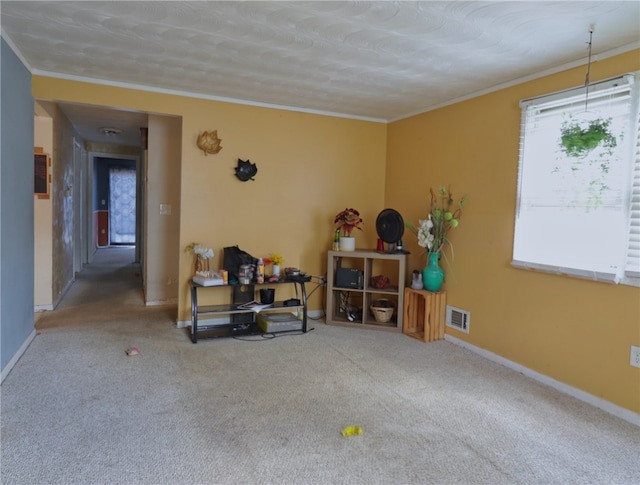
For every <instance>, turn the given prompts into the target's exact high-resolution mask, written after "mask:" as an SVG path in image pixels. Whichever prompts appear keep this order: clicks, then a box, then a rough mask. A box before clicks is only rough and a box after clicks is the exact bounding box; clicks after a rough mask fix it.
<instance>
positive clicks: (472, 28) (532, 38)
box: [0, 0, 640, 121]
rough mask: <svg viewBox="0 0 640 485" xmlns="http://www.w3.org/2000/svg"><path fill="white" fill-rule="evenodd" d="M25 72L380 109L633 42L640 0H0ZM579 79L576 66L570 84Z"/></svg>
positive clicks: (453, 93) (411, 107) (403, 110)
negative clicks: (591, 35) (26, 67)
mask: <svg viewBox="0 0 640 485" xmlns="http://www.w3.org/2000/svg"><path fill="white" fill-rule="evenodd" d="M0 13H1V23H2V32H3V36H4V37H5V39H7V41H8V42H10V44H12V45H13V46H14V48H15V49H16V50H17V51H18V52H19V53H20V55H21V56H22V57H23V59H24V60H26V62H27V63H28V64H29V67H30V68H31V70H32V72H33V73H34V74H44V75H56V76H64V77H75V78H80V79H87V80H91V79H97V80H102V81H105V80H106V81H109V82H111V83H122V84H125V85H138V86H145V87H148V88H153V89H159V90H169V91H177V92H181V93H189V94H193V95H195V96H203V97H210V98H214V99H228V100H233V101H239V102H248V103H257V104H266V105H273V106H281V107H287V108H292V109H300V110H306V111H312V112H323V113H332V114H337V115H341V116H348V117H355V118H364V119H373V120H381V121H389V120H394V119H399V118H402V117H406V116H408V115H411V114H414V113H419V112H423V111H426V110H429V109H431V108H433V107H436V106H439V105H443V104H446V103H449V102H451V101H453V100H457V99H461V98H465V97H469V96H473V95H474V94H477V93H479V92H483V91H486V90H490V89H492V88H495V87H496V86H500V85H502V84H505V83H510V82H513V81H515V80H518V79H522V78H526V77H530V76H535V75H536V74H539V73H541V72H545V71H550V70H554V69H557V68H558V67H560V66H566V65H568V64H577V63H580V62H584V60H585V59H586V56H587V42H588V40H589V28H590V26H591V25H594V26H595V33H594V38H593V53H594V55H595V60H597V58H598V57H597V55H598V54H599V53H610V52H611V51H614V52H618V51H625V50H629V49H631V48H634V47H638V46H639V45H640V2H638V1H622V2H620V1H586V2H570V1H559V2H540V1H535V2H527V1H517V2H479V1H471V2H466V1H448V2H439V1H429V2H389V1H383V2H334V1H318V2H295V1H281V2H276V1H261V2H239V1H231V2H222V1H216V2H211V1H209V2H202V1H196V2H193V1H179V2H172V1H169V2H167V1H162V2H143V1H132V2H112V1H109V2H100V1H85V2H66V1H59V2H52V1H48V2H29V1H17V2H12V1H5V0H3V1H2V2H0ZM583 81H584V78H578V79H576V85H579V84H581V83H582V82H583Z"/></svg>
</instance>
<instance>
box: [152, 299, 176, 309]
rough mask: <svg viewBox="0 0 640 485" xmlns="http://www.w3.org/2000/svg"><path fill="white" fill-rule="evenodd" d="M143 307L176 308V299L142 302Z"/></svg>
mask: <svg viewBox="0 0 640 485" xmlns="http://www.w3.org/2000/svg"><path fill="white" fill-rule="evenodd" d="M144 304H145V306H175V307H177V306H178V299H177V298H170V299H169V300H152V301H145V302H144Z"/></svg>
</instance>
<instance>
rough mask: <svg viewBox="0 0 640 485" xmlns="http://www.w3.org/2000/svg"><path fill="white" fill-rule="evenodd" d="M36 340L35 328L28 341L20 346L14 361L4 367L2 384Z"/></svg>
mask: <svg viewBox="0 0 640 485" xmlns="http://www.w3.org/2000/svg"><path fill="white" fill-rule="evenodd" d="M34 338H36V329H35V328H34V329H33V331H32V332H31V333H30V334H29V336H28V337H27V339H26V340H25V341H24V342H23V343H22V345H21V346H20V348H19V349H18V351H17V352H16V354H15V355H14V356H13V357H12V359H11V360H10V361H9V362H7V365H5V366H4V369H2V374H1V375H0V383H2V382H4V379H5V378H6V377H7V376H8V375H9V373H10V372H11V369H13V366H14V365H16V364H17V363H18V361H19V360H20V357H22V354H24V353H25V352H26V351H27V348H29V345H31V342H33V339H34Z"/></svg>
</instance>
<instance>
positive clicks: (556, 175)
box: [512, 75, 640, 282]
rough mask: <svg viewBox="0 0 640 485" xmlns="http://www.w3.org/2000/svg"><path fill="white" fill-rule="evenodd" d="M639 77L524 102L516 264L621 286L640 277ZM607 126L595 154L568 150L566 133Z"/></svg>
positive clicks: (516, 232) (606, 82) (627, 77)
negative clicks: (573, 128) (624, 279)
mask: <svg viewBox="0 0 640 485" xmlns="http://www.w3.org/2000/svg"><path fill="white" fill-rule="evenodd" d="M637 91H638V88H637V83H636V82H635V79H634V76H633V75H625V76H621V77H618V78H615V79H611V80H607V81H604V82H601V83H595V84H592V85H590V86H589V99H588V103H586V102H585V99H586V88H585V87H582V88H577V89H574V90H569V91H565V92H561V93H554V94H551V95H548V96H543V97H539V98H536V99H532V100H526V101H523V102H522V103H521V108H522V125H521V137H520V165H519V174H518V201H517V208H516V224H515V236H514V248H513V261H512V264H513V265H514V266H517V267H524V268H531V269H538V270H543V271H549V272H554V273H559V274H568V275H573V276H579V277H584V278H591V279H596V280H603V281H615V282H618V281H620V279H621V278H622V277H623V276H625V275H626V276H630V277H638V276H640V142H639V141H638V140H639V134H638V117H639V114H638V113H639V109H638V93H637ZM594 123H596V124H598V123H600V126H604V128H606V130H607V131H608V133H609V134H610V135H611V136H610V137H608V138H605V139H604V140H602V141H601V142H600V143H599V144H598V145H597V146H596V147H595V148H593V149H591V150H589V149H585V150H584V151H580V150H579V148H580V147H578V149H576V151H573V152H572V151H570V150H568V149H567V148H564V147H563V144H562V134H563V133H564V132H563V129H567V128H568V127H571V126H576V127H581V128H582V129H586V128H587V127H589V126H593V124H594Z"/></svg>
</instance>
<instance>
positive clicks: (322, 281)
mask: <svg viewBox="0 0 640 485" xmlns="http://www.w3.org/2000/svg"><path fill="white" fill-rule="evenodd" d="M319 280H320V285H322V286H324V285H326V284H327V277H326V276H325V275H322V276H320V278H319Z"/></svg>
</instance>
